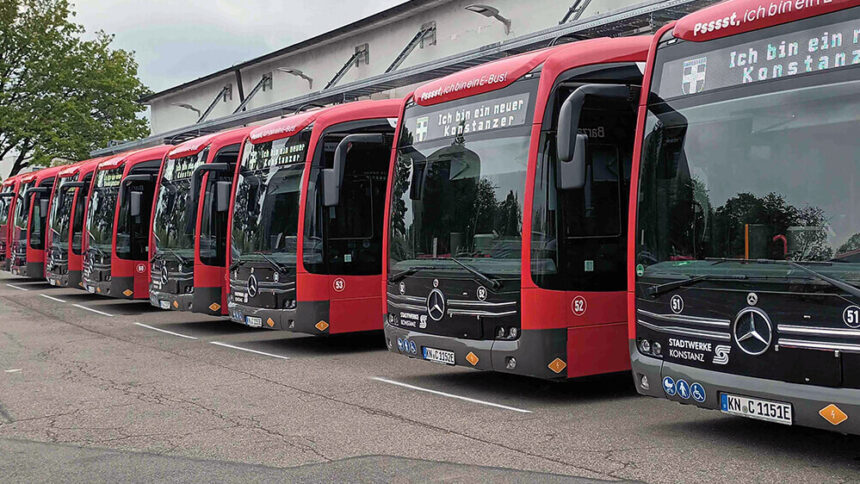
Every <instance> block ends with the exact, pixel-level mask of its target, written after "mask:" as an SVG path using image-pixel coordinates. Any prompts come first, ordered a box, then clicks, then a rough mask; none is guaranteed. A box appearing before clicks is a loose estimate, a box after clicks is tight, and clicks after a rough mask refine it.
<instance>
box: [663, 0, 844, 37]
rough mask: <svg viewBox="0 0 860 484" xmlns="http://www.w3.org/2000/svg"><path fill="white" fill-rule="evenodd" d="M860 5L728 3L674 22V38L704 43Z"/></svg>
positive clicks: (802, 0) (792, 0)
mask: <svg viewBox="0 0 860 484" xmlns="http://www.w3.org/2000/svg"><path fill="white" fill-rule="evenodd" d="M856 6H860V1H858V0H785V1H773V0H728V1H726V2H722V3H718V4H716V5H712V6H710V7H706V8H703V9H701V10H698V11H696V12H693V13H691V14H690V15H687V16H685V17H683V18H681V19H680V20H678V21H677V23H675V30H674V33H673V34H674V36H675V37H677V38H679V39H684V40H691V41H694V42H704V41H706V40H712V39H719V38H723V37H729V36H732V35H736V34H741V33H744V32H749V31H752V30H758V29H763V28H766V27H772V26H774V25H780V24H784V23H789V22H794V21H795V20H801V19H805V18H809V17H815V16H817V15H823V14H825V13H830V12H835V11H837V10H844V9H846V8H851V7H856Z"/></svg>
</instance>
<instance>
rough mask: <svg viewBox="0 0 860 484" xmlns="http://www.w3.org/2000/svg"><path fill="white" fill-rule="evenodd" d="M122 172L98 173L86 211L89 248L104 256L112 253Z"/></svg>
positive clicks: (117, 170) (120, 168)
mask: <svg viewBox="0 0 860 484" xmlns="http://www.w3.org/2000/svg"><path fill="white" fill-rule="evenodd" d="M122 172H123V167H119V168H114V169H112V170H103V171H99V172H98V174H97V175H96V185H95V189H94V190H93V193H92V198H91V199H90V206H89V209H88V210H87V235H88V237H89V239H88V240H89V246H90V247H92V248H94V249H97V251H101V252H102V253H104V254H110V253H111V252H112V251H111V246H112V245H113V226H114V215H115V213H116V200H117V194H118V193H119V186H120V183H121V182H122Z"/></svg>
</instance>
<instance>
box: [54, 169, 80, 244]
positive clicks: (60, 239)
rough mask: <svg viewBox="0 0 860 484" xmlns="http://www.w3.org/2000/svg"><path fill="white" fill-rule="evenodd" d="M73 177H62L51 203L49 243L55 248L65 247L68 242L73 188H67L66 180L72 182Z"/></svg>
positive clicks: (73, 198)
mask: <svg viewBox="0 0 860 484" xmlns="http://www.w3.org/2000/svg"><path fill="white" fill-rule="evenodd" d="M73 181H74V179H73V178H64V179H63V180H62V182H61V184H60V186H59V187H57V193H56V195H55V197H54V202H53V203H52V204H51V215H50V220H51V231H52V232H53V236H52V237H51V245H52V246H53V247H57V248H66V247H68V243H69V225H70V221H71V219H72V202H74V200H75V191H76V189H75V188H67V187H65V186H64V185H65V184H66V182H73Z"/></svg>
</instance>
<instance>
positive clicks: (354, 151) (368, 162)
mask: <svg viewBox="0 0 860 484" xmlns="http://www.w3.org/2000/svg"><path fill="white" fill-rule="evenodd" d="M400 104H401V102H400V101H399V100H397V101H395V100H390V101H360V102H354V103H349V104H343V105H338V106H333V107H329V108H325V109H322V110H318V111H312V112H306V113H301V114H296V115H294V116H290V117H287V118H284V119H281V120H279V121H276V122H274V123H271V124H268V125H266V126H262V127H260V128H257V129H255V130H253V131H252V132H251V134H250V136H249V138H248V141H247V142H246V143H245V146H244V148H243V154H242V162H241V164H240V165H239V166H237V169H236V177H235V178H236V186H235V188H234V194H233V199H232V204H231V206H232V207H233V210H232V213H231V216H230V228H231V232H230V233H231V242H230V244H231V245H230V249H231V250H230V260H229V262H230V266H229V271H228V274H227V277H228V278H229V284H230V297H229V299H228V309H229V313H230V319H231V320H233V321H235V322H239V323H242V324H246V325H248V326H253V327H263V328H272V329H286V330H290V331H296V332H302V333H309V334H314V335H326V334H334V333H347V332H356V331H368V330H374V329H376V330H378V329H381V327H382V321H381V319H380V311H379V308H380V304H381V295H380V287H381V282H380V281H381V271H382V234H383V232H384V230H383V228H384V225H383V219H384V216H383V210H384V206H385V190H386V186H387V176H388V164H389V159H390V157H391V146H392V142H393V139H394V130H395V126H396V124H397V115H398V113H399V110H400Z"/></svg>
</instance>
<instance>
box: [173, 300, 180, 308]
mask: <svg viewBox="0 0 860 484" xmlns="http://www.w3.org/2000/svg"><path fill="white" fill-rule="evenodd" d="M173 307H174V309H179V303H178V302H176V301H173Z"/></svg>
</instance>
